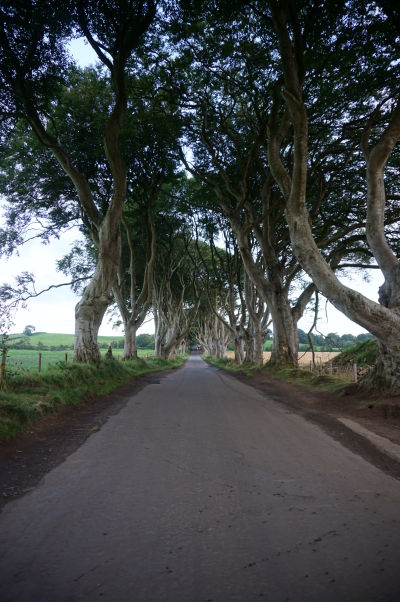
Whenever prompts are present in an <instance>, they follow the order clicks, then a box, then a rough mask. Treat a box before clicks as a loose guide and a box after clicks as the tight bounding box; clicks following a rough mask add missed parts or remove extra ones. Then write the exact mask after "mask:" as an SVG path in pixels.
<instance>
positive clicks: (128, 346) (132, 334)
mask: <svg viewBox="0 0 400 602" xmlns="http://www.w3.org/2000/svg"><path fill="white" fill-rule="evenodd" d="M124 330H125V339H124V353H123V356H122V359H124V360H130V359H134V360H137V358H138V353H137V344H136V331H137V328H136V324H135V323H133V324H132V323H130V322H127V323H126V324H125V328H124Z"/></svg>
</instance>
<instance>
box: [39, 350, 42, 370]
mask: <svg viewBox="0 0 400 602" xmlns="http://www.w3.org/2000/svg"><path fill="white" fill-rule="evenodd" d="M41 369H42V354H41V353H40V352H39V363H38V372H40V371H41Z"/></svg>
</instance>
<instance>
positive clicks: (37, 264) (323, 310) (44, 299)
mask: <svg viewBox="0 0 400 602" xmlns="http://www.w3.org/2000/svg"><path fill="white" fill-rule="evenodd" d="M70 51H71V53H72V54H73V56H74V57H75V59H76V60H77V62H78V63H79V64H80V65H81V66H87V65H90V64H93V63H94V61H95V58H96V57H95V54H94V52H93V51H92V50H91V48H90V47H89V46H88V45H87V44H84V42H83V40H82V39H78V40H74V41H72V42H71V44H70ZM1 223H2V218H1V214H0V226H1ZM80 237H81V235H80V233H79V231H78V229H76V230H69V231H67V232H65V233H64V234H62V237H61V238H60V239H59V240H54V241H51V242H50V243H49V244H46V245H43V244H42V243H41V242H40V241H37V240H34V241H31V242H29V243H27V244H26V245H24V246H23V247H22V248H20V249H19V252H18V255H14V256H13V257H11V258H8V259H5V258H0V284H3V283H5V282H7V283H10V284H12V283H13V280H14V278H15V276H16V275H17V274H20V273H21V272H23V271H29V272H32V273H33V274H34V276H35V285H36V290H37V291H39V290H42V289H45V288H47V287H48V286H50V285H53V284H59V283H63V282H68V278H66V277H65V276H64V275H63V274H60V273H59V272H57V271H56V261H57V260H58V259H61V257H63V256H64V255H65V254H66V253H68V251H69V250H70V247H71V246H72V244H73V243H74V242H75V241H76V240H77V239H79V238H80ZM370 274H371V276H370V282H369V283H367V282H365V281H364V279H363V278H362V276H361V275H360V274H355V275H354V276H353V277H352V278H351V279H349V278H341V280H342V281H343V282H344V283H345V284H347V285H348V286H350V287H352V288H354V289H356V290H358V291H360V292H362V293H363V294H364V295H366V296H367V297H369V298H371V299H373V300H375V301H376V300H377V293H378V288H379V286H380V285H381V284H382V282H383V277H382V274H381V272H380V271H379V270H370ZM78 300H79V297H77V296H76V295H75V294H74V293H73V292H72V291H71V290H70V289H69V287H68V286H63V287H61V288H57V289H53V290H51V291H49V292H47V293H44V294H43V295H41V296H39V297H37V298H35V299H31V300H29V301H28V303H27V307H26V308H25V309H24V308H20V309H19V310H18V312H17V313H16V314H15V319H14V328H13V332H22V330H23V329H24V327H25V326H26V325H27V324H31V325H33V326H35V328H36V330H37V331H38V332H62V333H73V332H74V308H75V305H76V303H77V302H78ZM319 313H320V317H319V320H318V326H317V329H318V331H319V332H322V333H323V334H328V333H329V332H337V333H338V334H340V335H342V334H347V333H352V334H360V333H361V332H365V330H364V329H363V328H361V327H360V326H358V325H357V324H355V323H354V322H351V321H350V320H348V319H347V318H346V317H345V316H344V315H343V314H342V313H340V312H339V311H337V310H336V309H335V308H334V307H333V306H332V305H331V304H330V303H328V304H327V305H326V300H324V299H323V298H322V299H321V302H320V312H319ZM112 322H113V320H110V319H109V318H108V317H107V315H106V316H105V318H104V320H103V324H102V325H101V327H100V331H99V334H100V335H113V334H122V330H121V328H117V329H115V328H113V325H112ZM312 322H313V315H311V313H306V315H305V316H304V318H303V319H302V320H300V322H299V328H302V329H303V330H305V331H308V329H309V328H310V326H311V324H312ZM139 332H149V333H152V332H154V323H153V321H152V320H151V318H150V320H149V321H147V322H146V323H145V324H144V325H143V326H142V327H141V329H140V330H139Z"/></svg>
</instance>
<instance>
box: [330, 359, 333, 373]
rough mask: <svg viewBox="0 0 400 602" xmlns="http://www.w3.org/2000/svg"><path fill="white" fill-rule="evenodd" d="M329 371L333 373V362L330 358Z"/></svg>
mask: <svg viewBox="0 0 400 602" xmlns="http://www.w3.org/2000/svg"><path fill="white" fill-rule="evenodd" d="M329 372H330V373H331V374H333V362H332V360H331V361H330V362H329Z"/></svg>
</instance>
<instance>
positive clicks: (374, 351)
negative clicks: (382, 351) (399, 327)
mask: <svg viewBox="0 0 400 602" xmlns="http://www.w3.org/2000/svg"><path fill="white" fill-rule="evenodd" d="M378 356H379V349H378V341H377V340H376V339H370V340H368V341H362V342H361V343H356V344H355V345H353V346H352V347H349V348H348V349H345V351H342V353H340V354H339V355H337V356H336V357H335V358H334V360H333V364H334V365H335V366H346V365H352V364H354V363H356V364H358V365H359V366H361V365H366V366H375V364H376V362H377V360H378Z"/></svg>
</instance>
